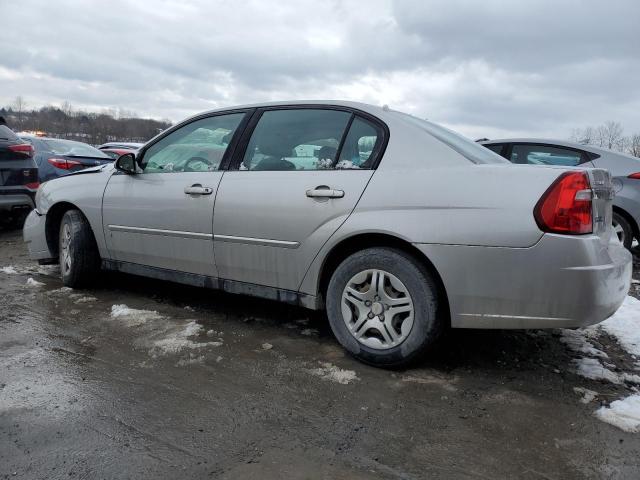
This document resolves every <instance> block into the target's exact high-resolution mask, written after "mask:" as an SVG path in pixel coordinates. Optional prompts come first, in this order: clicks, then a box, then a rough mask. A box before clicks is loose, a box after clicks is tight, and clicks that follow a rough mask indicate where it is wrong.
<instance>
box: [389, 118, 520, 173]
mask: <svg viewBox="0 0 640 480" xmlns="http://www.w3.org/2000/svg"><path fill="white" fill-rule="evenodd" d="M394 113H397V114H398V115H402V116H403V117H404V118H405V119H407V120H409V121H410V122H411V123H413V124H414V125H416V126H418V127H419V128H421V129H422V130H424V131H425V132H427V133H428V134H430V135H431V136H433V137H435V138H437V139H438V140H440V141H441V142H442V143H445V144H446V145H448V146H449V147H451V148H452V149H454V150H455V151H456V152H458V153H459V154H460V155H462V156H464V157H466V158H467V159H469V160H471V161H472V162H473V163H509V161H508V160H506V159H504V158H502V157H501V156H500V155H498V154H497V153H494V152H492V151H491V150H489V149H488V148H485V147H483V146H482V145H479V144H477V143H476V142H474V141H472V140H469V139H468V138H466V137H463V136H462V135H460V134H459V133H456V132H454V131H453V130H449V129H448V128H445V127H442V126H440V125H436V124H435V123H432V122H429V121H428V120H421V119H419V118H417V117H414V116H413V115H409V114H407V113H402V112H394Z"/></svg>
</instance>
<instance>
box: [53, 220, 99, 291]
mask: <svg viewBox="0 0 640 480" xmlns="http://www.w3.org/2000/svg"><path fill="white" fill-rule="evenodd" d="M58 252H59V257H60V272H61V274H62V283H63V284H64V285H65V286H66V287H72V288H80V287H84V286H86V285H88V284H89V283H91V281H92V280H93V278H94V274H95V272H96V271H97V270H98V269H99V267H100V255H99V254H98V247H97V246H96V241H95V238H94V236H93V232H92V231H91V226H90V225H89V222H88V221H87V219H86V218H85V217H84V215H82V213H80V212H79V211H78V210H68V211H67V212H65V214H64V215H63V216H62V221H61V222H60V235H59V243H58Z"/></svg>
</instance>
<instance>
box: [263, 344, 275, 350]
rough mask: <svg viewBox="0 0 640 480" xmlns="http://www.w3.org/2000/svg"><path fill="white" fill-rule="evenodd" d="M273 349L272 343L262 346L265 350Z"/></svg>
mask: <svg viewBox="0 0 640 480" xmlns="http://www.w3.org/2000/svg"><path fill="white" fill-rule="evenodd" d="M272 348H273V345H271V344H270V343H263V344H262V349H263V350H271V349H272Z"/></svg>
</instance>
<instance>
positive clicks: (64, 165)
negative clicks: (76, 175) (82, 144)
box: [47, 157, 82, 170]
mask: <svg viewBox="0 0 640 480" xmlns="http://www.w3.org/2000/svg"><path fill="white" fill-rule="evenodd" d="M47 162H49V163H50V164H51V165H53V166H54V167H56V168H61V169H62V170H71V169H72V168H73V167H77V166H81V165H82V164H81V163H80V162H77V161H76V160H67V159H66V158H55V157H53V158H49V159H47Z"/></svg>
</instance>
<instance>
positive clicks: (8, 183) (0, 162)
mask: <svg viewBox="0 0 640 480" xmlns="http://www.w3.org/2000/svg"><path fill="white" fill-rule="evenodd" d="M3 123H4V122H2V123H0V221H3V222H6V221H14V222H16V223H21V222H22V221H23V220H24V218H25V217H26V215H27V214H28V213H29V212H30V211H31V210H32V209H33V208H34V205H35V203H34V199H35V194H36V191H37V190H38V187H39V186H40V183H39V182H38V168H37V166H36V162H35V161H34V158H33V154H34V152H33V147H32V146H31V145H30V144H29V143H26V142H25V141H23V140H21V139H20V138H19V137H18V136H17V135H16V134H15V133H13V131H11V129H10V128H9V127H7V126H6V125H4V124H3Z"/></svg>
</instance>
